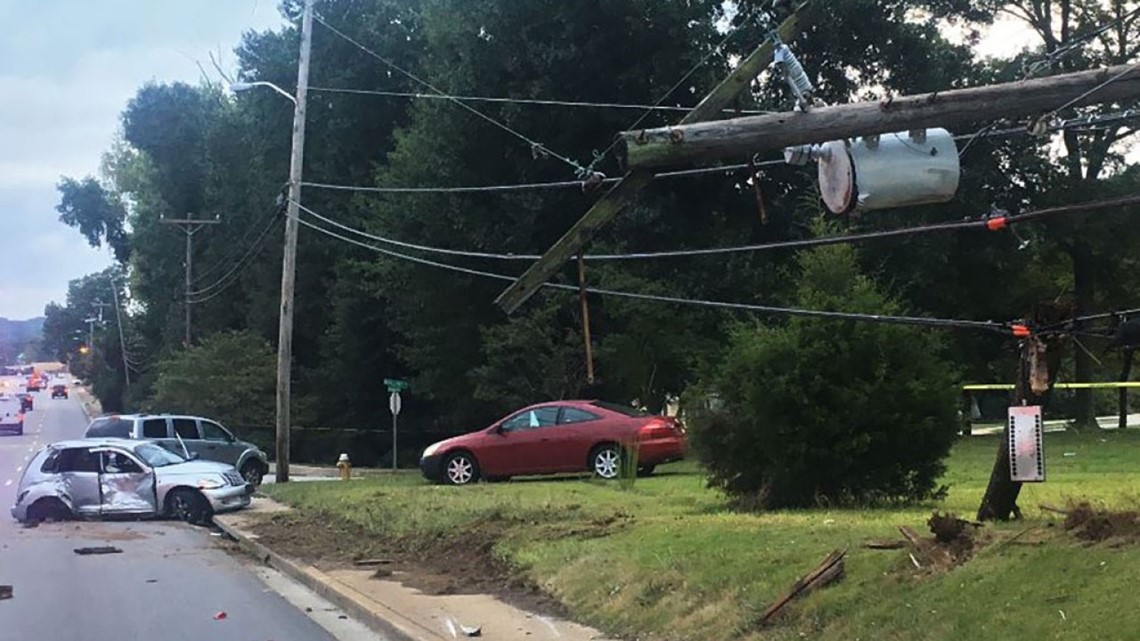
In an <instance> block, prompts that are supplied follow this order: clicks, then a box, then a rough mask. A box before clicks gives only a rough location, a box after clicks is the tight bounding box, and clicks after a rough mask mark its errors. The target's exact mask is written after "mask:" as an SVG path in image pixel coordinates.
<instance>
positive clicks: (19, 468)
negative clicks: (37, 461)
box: [16, 465, 24, 472]
mask: <svg viewBox="0 0 1140 641" xmlns="http://www.w3.org/2000/svg"><path fill="white" fill-rule="evenodd" d="M16 471H17V472H23V471H24V466H23V465H17V466H16Z"/></svg>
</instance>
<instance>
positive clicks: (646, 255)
mask: <svg viewBox="0 0 1140 641" xmlns="http://www.w3.org/2000/svg"><path fill="white" fill-rule="evenodd" d="M296 204H297V206H298V208H300V209H301V210H302V211H304V212H305V213H307V214H309V215H311V216H313V217H314V218H317V219H319V220H321V221H322V222H324V223H327V224H329V225H332V226H334V227H336V228H338V229H341V230H343V231H346V232H349V233H351V234H355V235H357V236H360V237H362V238H367V239H369V240H372V241H376V242H380V243H385V244H388V245H393V246H396V247H401V248H404V249H411V250H416V251H422V252H427V253H434V254H442V255H446V256H457V257H464V258H483V259H491V260H520V261H522V260H525V261H532V260H535V259H537V258H538V256H536V255H531V254H498V253H490V252H475V251H465V250H458V249H447V248H443V247H433V246H430V245H419V244H415V243H409V242H404V241H399V240H395V239H392V238H386V237H384V236H377V235H375V234H370V233H368V232H365V231H361V230H359V229H355V228H353V227H349V226H348V225H344V224H342V223H339V222H337V221H336V220H333V219H331V218H328V217H327V216H322V215H321V214H318V213H317V212H315V211H313V210H312V209H310V208H308V207H306V206H304V205H302V204H300V203H296ZM1129 205H1140V194H1134V195H1132V196H1124V197H1121V198H1113V199H1109V200H1100V201H1093V202H1084V203H1077V204H1074V205H1064V206H1060V207H1051V208H1048V209H1041V210H1037V211H1032V212H1026V213H1022V214H1008V213H1006V212H1003V211H1000V210H995V211H993V212H990V214H989V215H987V216H984V217H981V218H979V219H969V220H961V221H955V222H949V223H936V224H931V225H920V226H914V227H902V228H899V229H890V230H884V231H875V232H866V233H862V234H848V235H843V236H826V237H822V238H810V239H806V240H789V241H780V242H775V243H760V244H751V245H736V246H730V247H712V248H706V249H680V250H673V251H662V252H642V253H626V254H586V255H584V256H583V257H582V258H583V259H584V260H593V261H601V260H604V261H619V260H652V259H660V258H679V257H689V256H713V255H723V254H734V253H744V252H759V251H772V250H777V249H803V248H806V247H819V246H823V245H837V244H847V243H858V242H864V241H868V240H877V239H882V238H900V237H907V236H918V235H924V234H932V233H937V232H946V231H955V230H965V229H975V230H989V231H999V230H1002V229H1005V228H1007V227H1008V226H1009V225H1012V224H1014V223H1021V222H1026V221H1030V220H1035V219H1038V218H1044V217H1048V216H1057V215H1061V214H1074V213H1083V212H1089V211H1095V210H1098V209H1108V208H1112V207H1125V206H1129Z"/></svg>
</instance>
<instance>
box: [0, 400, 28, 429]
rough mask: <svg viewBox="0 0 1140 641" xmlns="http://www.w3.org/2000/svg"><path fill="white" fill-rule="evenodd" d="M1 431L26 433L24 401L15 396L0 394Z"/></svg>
mask: <svg viewBox="0 0 1140 641" xmlns="http://www.w3.org/2000/svg"><path fill="white" fill-rule="evenodd" d="M0 432H15V433H16V434H18V435H20V434H23V433H24V408H23V402H22V401H21V400H20V399H18V398H16V397H15V396H9V395H7V394H0Z"/></svg>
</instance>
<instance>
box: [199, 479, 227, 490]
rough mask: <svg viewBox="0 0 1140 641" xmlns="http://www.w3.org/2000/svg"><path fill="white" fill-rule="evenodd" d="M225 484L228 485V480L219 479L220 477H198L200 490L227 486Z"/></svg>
mask: <svg viewBox="0 0 1140 641" xmlns="http://www.w3.org/2000/svg"><path fill="white" fill-rule="evenodd" d="M225 486H226V482H225V480H223V479H218V478H212V479H198V489H199V490H216V489H218V488H220V487H225Z"/></svg>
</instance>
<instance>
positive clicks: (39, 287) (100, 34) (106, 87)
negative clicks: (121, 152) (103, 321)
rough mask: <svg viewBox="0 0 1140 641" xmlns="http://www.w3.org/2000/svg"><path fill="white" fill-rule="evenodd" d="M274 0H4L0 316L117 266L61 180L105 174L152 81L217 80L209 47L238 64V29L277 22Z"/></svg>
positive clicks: (0, 1) (22, 314) (21, 313)
mask: <svg viewBox="0 0 1140 641" xmlns="http://www.w3.org/2000/svg"><path fill="white" fill-rule="evenodd" d="M277 2H278V0H193V1H191V2H187V1H185V0H181V1H168V0H0V15H3V16H4V24H5V26H4V35H3V36H0V87H2V89H0V243H2V244H0V247H3V249H2V250H0V255H2V256H3V259H4V266H3V269H2V270H0V316H3V317H7V318H13V319H23V318H30V317H34V316H39V315H41V314H42V313H43V309H44V305H46V304H47V303H48V302H49V301H52V300H55V301H59V302H61V303H62V302H63V301H64V298H65V296H66V292H67V283H68V281H69V280H71V279H74V278H78V277H80V276H83V275H84V274H89V273H91V272H95V271H99V270H101V269H103V268H104V267H107V266H108V265H110V262H111V261H110V258H109V257H108V255H107V253H106V251H104V250H95V249H92V248H90V247H89V246H88V245H87V242H86V241H85V240H83V238H82V237H81V236H80V235H79V232H77V231H75V230H73V229H71V228H70V227H67V226H65V225H63V224H62V223H60V222H59V220H58V218H59V214H58V213H57V212H56V211H55V205H56V204H57V202H58V198H57V195H56V191H55V185H56V183H57V182H58V181H59V177H60V176H61V175H68V176H75V177H82V176H84V175H87V174H94V173H95V172H96V171H97V170H98V167H99V158H100V155H101V154H102V153H103V151H105V150H106V149H107V148H108V147H109V146H110V144H111V141H112V139H113V137H114V135H115V132H116V130H117V128H118V125H119V113H120V112H121V111H122V110H123V108H124V107H125V106H126V104H127V101H128V100H130V98H131V97H132V96H133V95H134V93H135V91H136V90H137V89H138V88H139V87H140V86H142V85H143V84H144V83H146V82H147V81H149V80H158V81H162V82H170V81H175V80H182V81H187V82H192V83H196V82H198V81H199V79H200V78H201V72H200V71H199V69H198V65H197V62H198V61H200V62H202V63H203V65H204V66H205V67H206V68H207V69H209V70H211V74H212V75H213V77H214V79H216V72H213V70H212V66H211V64H210V61H209V53H210V52H211V51H213V52H214V53H215V56H216V55H217V53H218V52H220V53H221V54H222V57H223V61H224V63H225V66H226V67H227V68H229V69H232V68H233V67H234V65H235V59H234V58H235V57H234V55H233V53H232V52H233V49H234V47H235V46H236V45H237V44H238V42H239V41H240V39H241V35H242V33H244V32H245V31H248V30H251V29H252V30H257V31H263V30H266V29H270V28H275V27H278V26H280V24H281V19H280V16H279V14H278V12H277ZM172 233H173V232H172Z"/></svg>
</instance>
